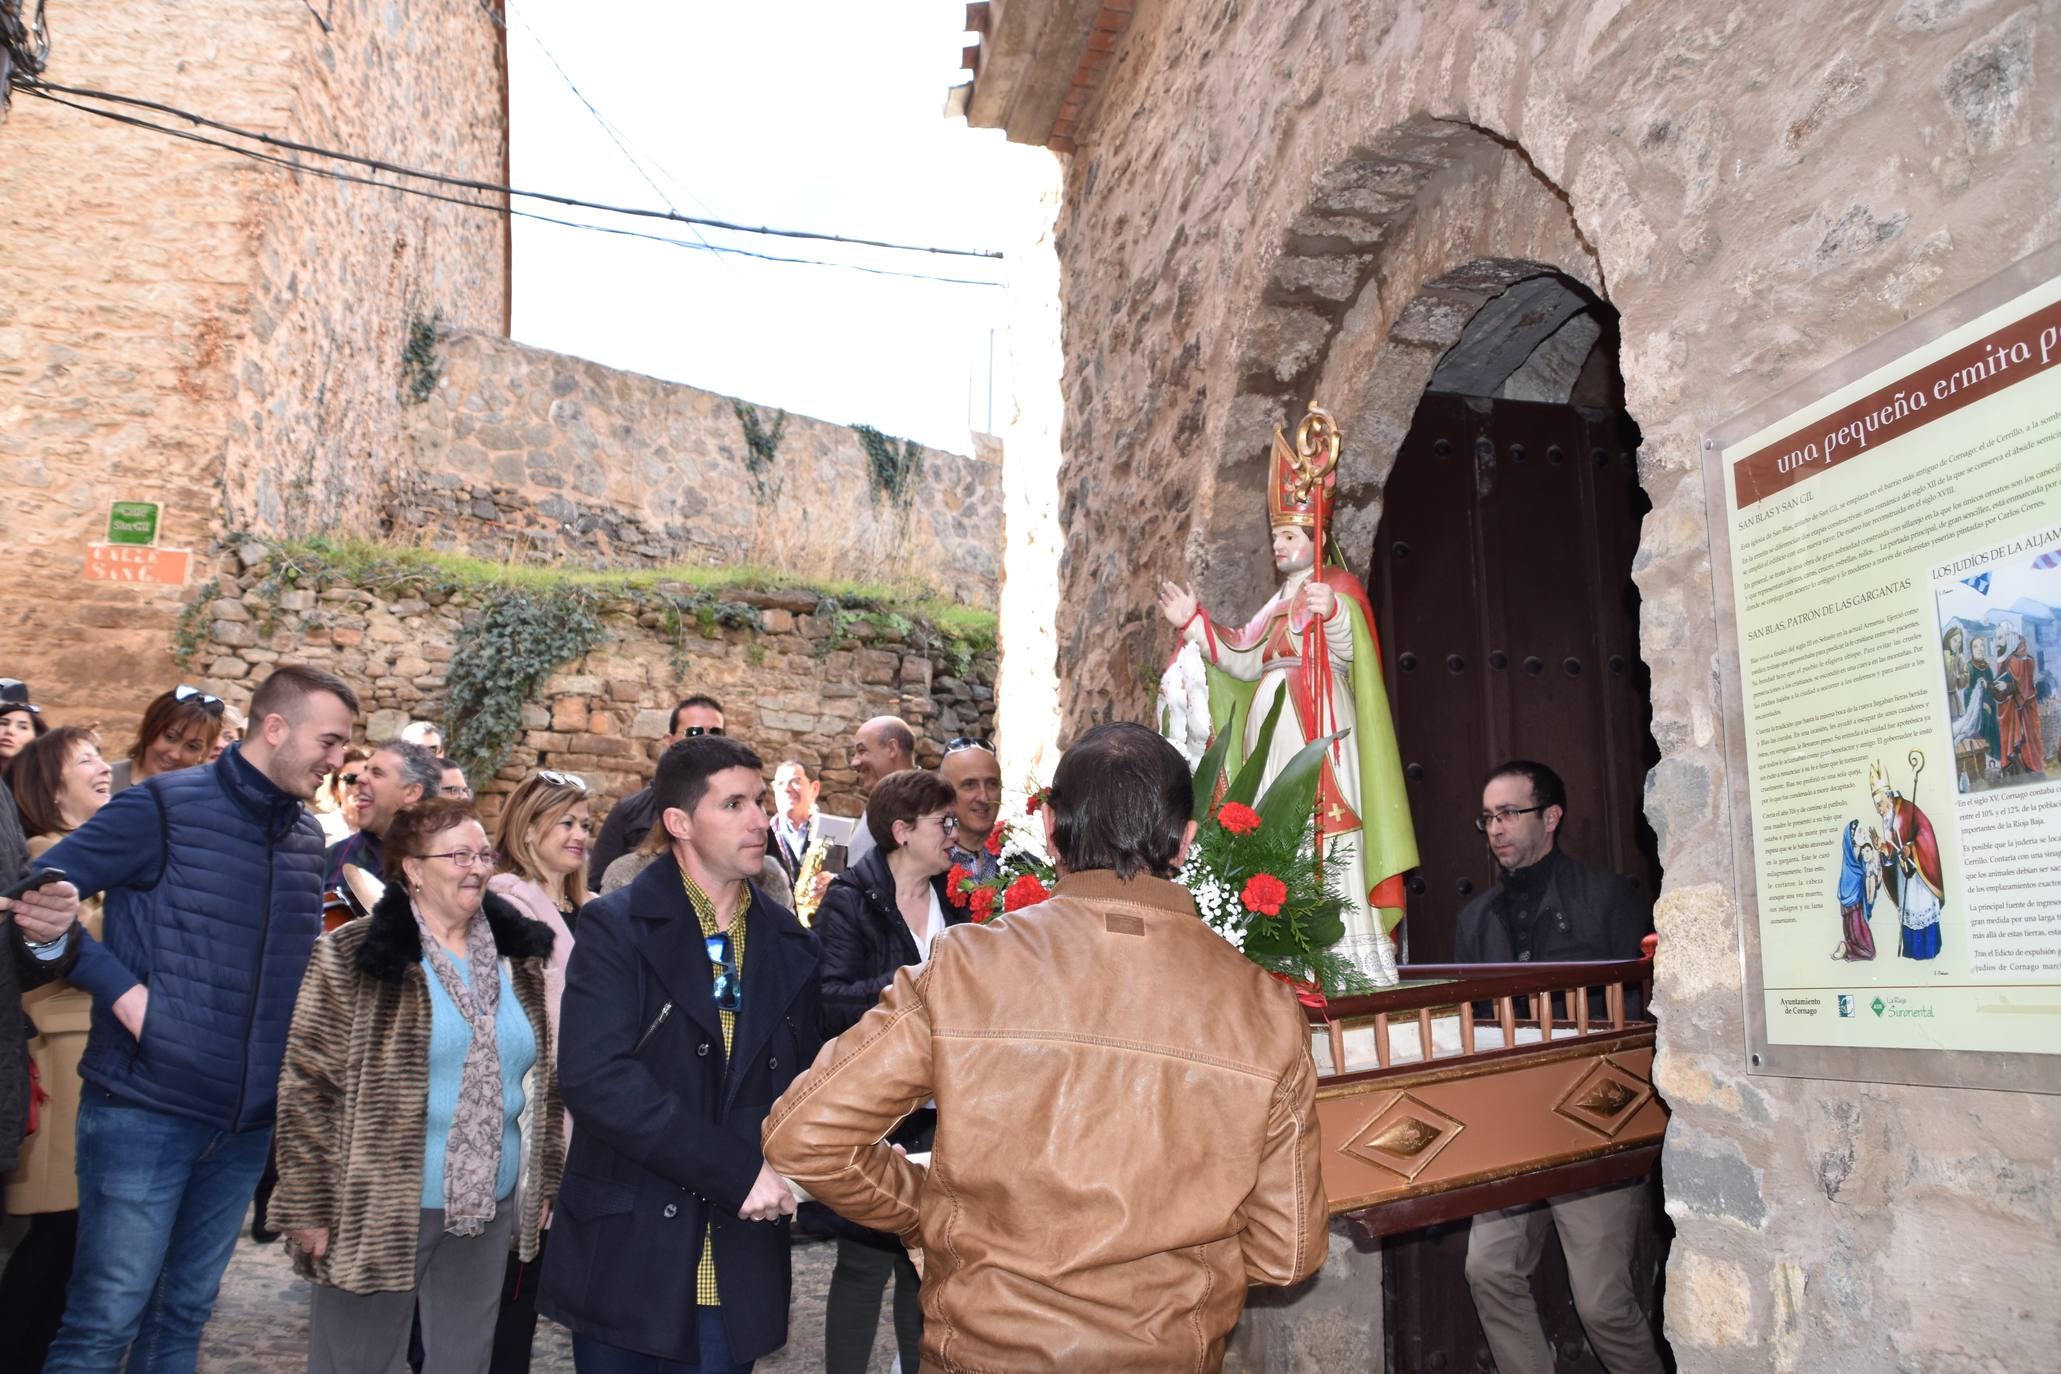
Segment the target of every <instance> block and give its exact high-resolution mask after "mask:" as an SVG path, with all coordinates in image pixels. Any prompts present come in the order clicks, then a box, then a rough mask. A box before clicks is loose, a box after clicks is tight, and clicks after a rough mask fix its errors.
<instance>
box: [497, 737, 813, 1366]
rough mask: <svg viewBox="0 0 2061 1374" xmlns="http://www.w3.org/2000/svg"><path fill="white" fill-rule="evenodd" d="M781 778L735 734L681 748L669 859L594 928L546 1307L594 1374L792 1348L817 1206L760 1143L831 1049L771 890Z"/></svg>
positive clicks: (567, 1040)
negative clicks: (772, 808)
mask: <svg viewBox="0 0 2061 1374" xmlns="http://www.w3.org/2000/svg"><path fill="white" fill-rule="evenodd" d="M763 767H764V765H763V763H762V762H761V761H760V759H759V756H758V755H757V754H755V753H753V752H752V751H751V750H750V749H748V748H746V747H745V746H744V745H742V744H740V743H738V742H736V741H735V740H730V739H725V738H722V737H721V736H716V735H699V736H694V737H690V738H687V739H683V740H681V741H680V742H679V743H677V744H675V745H673V746H672V747H671V748H670V749H668V750H667V751H666V753H665V755H664V757H662V758H661V759H660V760H659V764H658V776H657V777H656V778H655V779H654V780H653V782H652V787H651V790H652V794H653V805H654V807H655V808H656V810H657V813H658V824H659V825H660V826H662V827H663V829H664V833H665V835H666V838H667V841H668V843H667V848H666V850H665V851H664V852H663V853H661V854H660V855H658V857H657V858H656V859H654V860H653V861H652V863H651V864H650V865H649V866H648V867H646V868H645V869H644V870H643V871H642V872H640V873H639V874H638V875H637V877H636V878H635V879H634V880H633V881H632V882H631V883H630V884H629V886H627V887H624V888H620V889H618V890H616V891H615V892H612V893H609V894H608V895H606V896H603V897H601V898H598V899H596V900H595V901H593V902H590V903H589V904H588V905H587V906H586V908H585V909H584V910H583V911H582V913H581V916H580V938H579V943H578V944H577V945H576V946H575V947H574V949H573V955H572V962H571V964H570V965H569V966H568V967H567V969H566V982H565V996H564V1000H563V1002H562V1004H561V1010H560V1017H559V1032H558V1036H559V1039H558V1074H559V1082H560V1083H561V1084H562V1085H563V1088H564V1094H565V1103H566V1106H567V1107H568V1108H569V1109H570V1110H571V1112H572V1115H573V1121H574V1123H575V1125H576V1126H577V1127H578V1129H576V1130H575V1131H574V1132H573V1136H572V1148H571V1151H570V1154H569V1155H568V1157H567V1159H566V1165H565V1175H564V1178H563V1180H562V1181H561V1183H560V1185H559V1190H558V1201H557V1206H556V1211H555V1215H554V1218H553V1221H552V1227H551V1247H550V1249H549V1251H548V1252H547V1255H546V1258H545V1261H544V1275H543V1280H542V1286H541V1289H540V1290H539V1295H538V1301H537V1307H538V1310H539V1311H541V1312H542V1313H544V1314H545V1315H546V1316H549V1317H551V1318H552V1319H553V1320H555V1321H557V1322H559V1323H561V1324H563V1325H564V1326H566V1327H568V1328H569V1329H570V1330H571V1331H572V1333H573V1364H574V1367H575V1368H576V1369H577V1370H578V1371H579V1374H732V1371H738V1370H743V1369H745V1368H748V1367H749V1366H750V1364H751V1362H752V1361H754V1360H756V1359H758V1358H759V1357H760V1356H763V1355H767V1354H770V1353H771V1352H772V1351H774V1350H777V1349H779V1348H780V1347H781V1346H782V1345H784V1344H785V1343H786V1341H787V1313H788V1300H789V1293H790V1287H791V1279H792V1274H791V1270H790V1266H789V1238H788V1218H790V1217H792V1216H793V1215H794V1210H795V1200H794V1194H793V1192H792V1191H791V1190H790V1189H789V1187H788V1185H787V1181H786V1180H785V1179H783V1178H782V1177H781V1176H780V1175H779V1174H778V1173H776V1172H774V1171H773V1170H772V1169H771V1168H770V1167H768V1166H767V1164H766V1163H765V1160H764V1158H763V1157H762V1156H761V1154H760V1152H759V1144H758V1132H759V1126H760V1124H761V1122H762V1121H763V1119H764V1117H765V1114H766V1109H767V1107H768V1106H769V1105H770V1104H771V1102H772V1101H773V1099H774V1098H775V1097H777V1096H779V1095H780V1093H781V1092H782V1091H783V1090H785V1088H786V1087H787V1084H788V1083H789V1082H790V1081H791V1080H792V1079H793V1078H794V1076H795V1074H796V1073H798V1072H799V1071H800V1070H801V1069H802V1068H803V1067H804V1066H805V1065H806V1064H807V1063H808V1061H809V1059H810V1058H811V1057H812V1056H813V1055H814V1054H815V1052H816V1049H817V1047H818V1045H819V1043H820V1039H821V1036H820V1033H819V1030H818V1026H817V1017H818V1005H819V995H818V990H817V953H816V940H815V937H814V936H813V935H811V934H810V933H809V932H808V931H806V930H804V929H803V928H802V927H801V925H800V923H799V922H797V921H796V920H795V918H794V917H793V916H792V915H791V914H789V913H788V912H787V911H785V910H783V909H781V908H780V907H778V906H776V905H775V904H773V903H772V902H771V901H769V900H768V899H767V898H766V897H765V896H764V894H763V893H761V892H759V891H758V890H757V889H756V888H754V886H753V883H752V880H753V879H755V878H757V877H758V876H759V874H760V872H761V871H762V868H763V865H764V863H765V856H766V846H767V843H768V833H769V821H768V819H767V816H766V810H765V797H766V785H765V779H764V776H763V774H762V772H761V769H762V768H763Z"/></svg>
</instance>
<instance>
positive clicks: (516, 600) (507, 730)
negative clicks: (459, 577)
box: [445, 589, 604, 780]
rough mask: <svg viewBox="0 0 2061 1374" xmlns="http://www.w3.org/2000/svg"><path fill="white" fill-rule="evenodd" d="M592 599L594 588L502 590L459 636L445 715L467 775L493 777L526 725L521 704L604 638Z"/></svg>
mask: <svg viewBox="0 0 2061 1374" xmlns="http://www.w3.org/2000/svg"><path fill="white" fill-rule="evenodd" d="M593 602H594V597H593V595H592V594H591V593H589V592H584V591H579V590H574V589H559V590H554V591H546V592H533V591H526V590H508V591H504V592H502V593H501V594H500V595H498V596H495V597H494V598H492V599H491V600H490V601H489V602H488V603H487V606H486V608H485V610H484V611H482V612H481V615H480V620H479V624H478V626H477V627H475V628H474V629H473V630H472V632H471V633H470V634H467V635H465V636H464V637H463V638H461V639H460V640H459V643H458V647H457V650H456V652H454V653H453V654H452V656H451V667H450V671H449V675H448V683H449V686H448V691H449V697H448V702H447V705H446V707H445V717H446V719H447V720H449V721H451V722H452V725H453V728H452V730H451V733H450V737H449V740H448V745H447V747H448V749H449V752H450V753H451V755H452V757H453V758H455V759H456V760H457V761H458V763H459V765H460V766H461V767H462V768H464V769H465V772H466V775H467V776H468V777H472V778H477V779H481V780H484V779H486V778H488V777H491V776H493V774H494V773H495V772H496V771H497V770H498V769H499V768H500V767H501V763H502V760H504V759H505V758H507V756H508V750H509V748H510V746H512V745H513V744H514V743H515V739H516V736H517V734H518V733H519V732H520V731H521V729H522V706H523V703H524V702H525V701H527V700H529V699H530V698H531V697H532V696H536V695H539V693H538V691H537V689H538V687H539V686H540V685H541V684H542V683H543V681H544V679H546V678H547V677H549V676H550V675H551V674H552V673H554V672H556V671H557V670H558V669H559V668H560V667H561V666H563V665H565V664H567V663H570V662H572V661H573V660H574V659H577V658H580V657H582V656H583V655H585V654H586V653H587V652H588V651H589V650H591V649H593V648H594V647H595V646H596V645H597V644H599V643H600V642H601V640H602V637H603V633H604V632H603V630H602V628H601V620H600V617H598V616H597V615H596V614H595V613H594V604H593Z"/></svg>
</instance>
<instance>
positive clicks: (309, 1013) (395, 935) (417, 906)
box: [270, 799, 564, 1374]
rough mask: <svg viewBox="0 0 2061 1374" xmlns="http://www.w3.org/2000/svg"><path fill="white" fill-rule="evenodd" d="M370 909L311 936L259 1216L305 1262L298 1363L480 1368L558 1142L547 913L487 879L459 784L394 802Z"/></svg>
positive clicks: (485, 856)
mask: <svg viewBox="0 0 2061 1374" xmlns="http://www.w3.org/2000/svg"><path fill="white" fill-rule="evenodd" d="M385 848H386V859H387V874H388V878H389V884H388V887H387V890H386V895H385V896H384V897H383V898H381V900H380V902H379V904H378V906H376V907H375V908H374V909H373V912H372V915H371V916H370V917H368V918H367V919H365V920H361V921H352V922H350V923H349V924H347V925H345V926H343V927H342V928H341V929H338V930H336V931H333V932H331V933H330V934H328V935H325V936H323V937H322V940H321V942H320V943H319V944H317V945H316V947H315V956H314V959H313V961H312V962H311V963H310V964H309V966H308V973H307V977H306V979H305V981H303V983H302V984H301V992H300V1000H299V1002H298V1003H296V1005H295V1007H294V1017H293V1029H292V1031H291V1033H290V1034H289V1035H288V1037H287V1044H286V1063H285V1067H284V1069H283V1070H282V1072H281V1074H280V1082H279V1126H278V1154H279V1190H278V1191H277V1192H276V1193H275V1194H274V1195H273V1197H272V1205H271V1211H270V1219H271V1223H272V1225H273V1226H275V1227H276V1228H278V1229H279V1230H281V1231H284V1232H285V1233H286V1235H287V1237H288V1239H289V1240H290V1241H291V1242H292V1243H293V1245H294V1247H295V1249H296V1250H297V1251H298V1256H297V1260H296V1263H297V1266H298V1267H299V1269H300V1270H301V1272H302V1273H304V1274H306V1275H307V1276H308V1277H310V1278H312V1279H314V1280H315V1283H316V1288H315V1294H314V1302H313V1305H312V1308H311V1311H310V1314H309V1327H308V1368H309V1370H310V1374H328V1372H329V1371H335V1372H336V1374H344V1372H345V1371H350V1374H400V1371H401V1370H402V1369H403V1368H404V1367H405V1365H406V1363H407V1354H408V1329H409V1317H410V1314H411V1313H412V1312H413V1311H415V1310H416V1308H417V1307H418V1305H419V1307H420V1310H421V1314H422V1338H423V1345H424V1348H425V1351H426V1352H427V1355H428V1360H427V1367H428V1368H430V1369H434V1370H437V1371H439V1374H485V1371H486V1369H487V1366H488V1360H489V1356H490V1353H491V1350H492V1346H493V1337H494V1319H495V1312H496V1309H497V1307H498V1305H499V1301H500V1294H501V1278H502V1270H503V1265H504V1261H505V1257H506V1256H507V1254H508V1252H509V1250H510V1249H511V1248H513V1249H514V1250H515V1251H516V1252H517V1253H518V1254H519V1255H521V1256H522V1257H523V1258H525V1259H530V1258H534V1257H535V1255H536V1253H537V1244H538V1240H537V1238H538V1235H539V1233H540V1231H541V1230H542V1228H543V1225H544V1221H545V1218H546V1216H547V1215H548V1208H549V1206H550V1202H551V1198H552V1196H553V1194H554V1193H556V1191H557V1188H558V1176H559V1169H560V1166H561V1164H562V1162H563V1157H564V1145H563V1141H562V1122H563V1116H562V1113H561V1108H560V1103H559V1098H558V1083H557V1077H556V1074H555V1072H554V1070H553V1066H552V1056H551V1054H550V1046H551V1026H550V1019H549V1014H548V1011H547V1007H546V998H545V990H544V988H545V984H544V970H545V966H546V963H547V962H548V960H549V958H550V955H551V946H552V934H551V931H550V930H549V929H547V928H546V927H544V926H543V925H541V924H539V923H538V922H536V921H532V920H530V919H528V918H527V917H525V916H523V915H521V914H520V913H519V912H517V911H516V909H515V908H514V907H512V906H511V905H509V904H508V903H507V902H505V901H503V900H502V899H501V898H499V897H495V896H493V895H491V894H489V893H488V892H487V886H486V885H487V879H488V877H489V875H491V874H492V872H493V867H494V854H493V850H492V849H490V848H489V847H488V845H487V836H486V830H485V828H484V827H483V826H482V825H481V824H480V819H479V813H478V812H477V811H475V810H474V809H473V806H472V804H471V803H470V802H463V801H447V800H443V799H437V800H433V801H429V802H424V803H422V804H420V805H418V806H414V807H411V808H409V809H408V810H405V811H403V812H401V813H400V815H398V816H396V817H395V818H394V822H393V824H392V826H391V827H390V828H389V829H388V830H387V832H386V835H385Z"/></svg>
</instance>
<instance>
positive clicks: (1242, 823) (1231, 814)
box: [1217, 802, 1260, 835]
mask: <svg viewBox="0 0 2061 1374" xmlns="http://www.w3.org/2000/svg"><path fill="white" fill-rule="evenodd" d="M1217 824H1219V825H1221V826H1223V827H1224V829H1226V830H1228V831H1230V832H1231V833H1232V834H1233V835H1250V834H1251V833H1252V832H1253V831H1255V830H1257V829H1259V827H1260V817H1259V812H1257V811H1255V810H1253V809H1252V808H1251V807H1249V806H1247V805H1245V804H1244V803H1243V802H1225V803H1224V809H1223V810H1221V811H1219V812H1217Z"/></svg>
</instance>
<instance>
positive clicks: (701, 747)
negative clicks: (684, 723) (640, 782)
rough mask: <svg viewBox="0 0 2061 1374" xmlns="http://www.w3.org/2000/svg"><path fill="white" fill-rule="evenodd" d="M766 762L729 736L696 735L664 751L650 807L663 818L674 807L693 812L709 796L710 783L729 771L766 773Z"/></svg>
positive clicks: (653, 780) (659, 762)
mask: <svg viewBox="0 0 2061 1374" xmlns="http://www.w3.org/2000/svg"><path fill="white" fill-rule="evenodd" d="M765 767H766V765H765V763H764V762H763V761H761V760H760V758H759V756H758V755H757V754H754V753H753V752H752V751H751V748H750V747H749V746H748V745H745V744H743V743H740V742H739V741H737V740H734V739H731V738H730V737H729V736H728V735H696V736H694V737H693V738H692V739H683V740H681V741H680V742H679V743H678V744H676V745H674V746H673V747H672V748H670V749H668V750H666V751H665V753H664V754H663V755H662V756H661V757H660V758H659V761H658V773H657V775H656V776H655V777H653V778H652V780H651V804H652V805H653V806H654V807H656V808H657V810H658V814H659V815H661V816H663V815H664V814H665V813H666V811H667V810H668V809H670V808H672V807H678V808H679V809H680V810H682V811H685V812H687V813H689V814H690V815H691V814H692V813H693V811H694V808H695V807H697V806H699V805H701V799H702V798H703V797H705V796H707V795H708V780H709V779H710V778H712V777H714V776H715V775H716V774H718V773H720V772H722V771H723V770H725V769H727V768H749V769H750V770H751V771H752V772H754V773H759V772H763V771H764V770H765Z"/></svg>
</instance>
